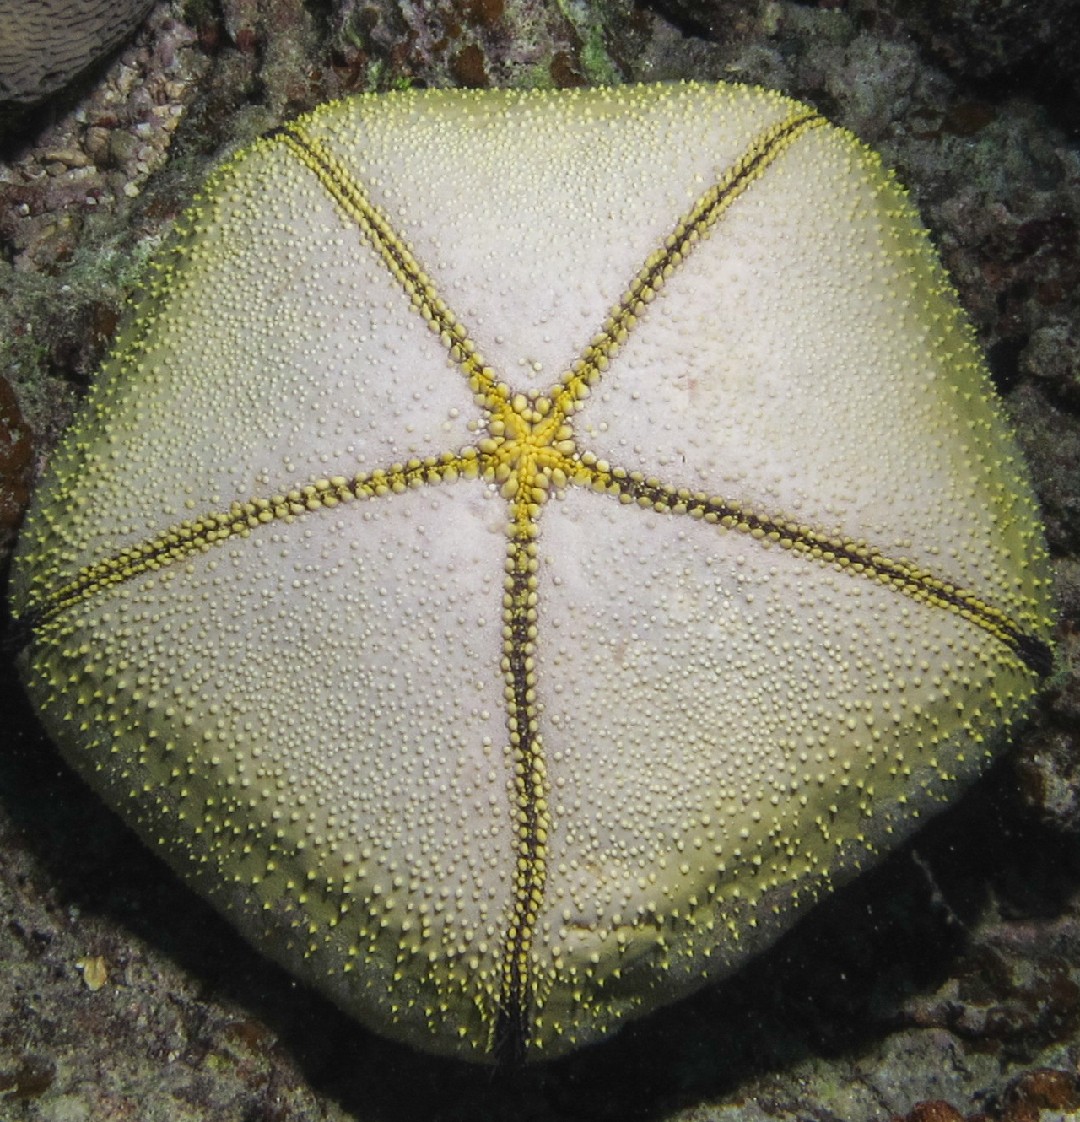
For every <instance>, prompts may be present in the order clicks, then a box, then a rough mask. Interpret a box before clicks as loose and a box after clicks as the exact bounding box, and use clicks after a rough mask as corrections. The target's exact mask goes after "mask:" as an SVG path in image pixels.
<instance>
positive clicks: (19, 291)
mask: <svg viewBox="0 0 1080 1122" xmlns="http://www.w3.org/2000/svg"><path fill="white" fill-rule="evenodd" d="M682 77H695V78H700V79H726V80H738V81H746V82H755V83H760V84H763V85H768V86H773V87H776V88H779V89H781V90H783V91H785V92H787V93H790V94H792V95H793V96H796V97H798V98H801V99H803V100H806V101H809V102H811V103H813V104H814V105H815V106H817V107H818V108H819V109H821V110H822V111H823V112H824V113H826V114H827V115H828V116H829V117H831V118H832V119H833V120H834V121H837V122H838V123H841V124H843V125H846V126H848V127H849V128H851V129H852V130H853V131H854V132H856V133H857V134H858V135H859V136H860V137H862V138H863V139H864V140H866V141H867V142H868V143H870V144H872V145H873V146H875V147H876V148H878V149H879V150H880V151H881V152H882V153H883V154H884V156H885V158H886V160H887V161H888V162H889V163H890V164H892V165H893V166H894V167H896V168H897V170H898V172H899V174H900V177H901V179H902V180H903V182H905V183H906V184H907V185H908V186H909V187H910V189H911V190H912V192H913V194H914V196H915V198H916V200H917V202H918V205H919V207H920V209H921V210H922V213H923V215H924V217H925V219H926V221H927V224H928V225H929V226H930V228H931V230H932V232H933V235H934V238H935V240H936V242H937V244H938V246H939V247H940V249H941V252H942V255H943V257H944V259H945V261H946V264H947V265H948V267H949V269H950V271H951V273H952V275H953V278H954V280H955V281H956V284H957V287H958V289H959V291H960V295H961V299H962V302H963V304H964V305H965V307H966V308H967V310H968V312H969V314H970V315H971V317H972V320H973V322H974V324H975V326H976V329H977V332H978V334H979V337H980V340H981V341H982V343H983V345H984V347H985V349H986V352H987V355H988V357H989V362H990V366H991V371H992V373H993V376H994V379H995V382H996V385H997V387H998V390H999V391H1000V393H1001V394H1002V396H1003V398H1004V400H1005V403H1006V407H1007V410H1008V412H1009V413H1010V415H1011V416H1012V418H1013V420H1014V422H1015V424H1016V427H1017V430H1018V432H1019V435H1020V439H1021V442H1022V444H1023V446H1024V448H1025V450H1026V452H1027V455H1028V457H1029V460H1030V463H1031V466H1032V471H1033V475H1034V478H1035V481H1036V486H1037V489H1038V493H1039V497H1040V500H1041V502H1042V504H1043V508H1044V512H1045V518H1046V525H1047V533H1048V539H1049V544H1050V549H1051V553H1052V555H1053V560H1054V566H1055V577H1056V582H1057V588H1058V599H1059V604H1060V609H1061V622H1060V629H1059V637H1060V646H1059V663H1058V672H1057V673H1056V675H1055V676H1054V679H1053V681H1052V683H1051V685H1050V688H1049V689H1048V690H1047V692H1046V695H1045V697H1044V699H1043V700H1042V702H1041V703H1040V705H1039V708H1038V711H1037V712H1036V714H1035V716H1034V717H1033V719H1032V721H1031V722H1030V724H1029V726H1028V728H1027V729H1026V730H1025V731H1024V732H1023V733H1022V734H1020V735H1019V736H1018V737H1017V739H1016V743H1015V745H1014V747H1013V749H1012V750H1011V751H1010V753H1009V754H1008V755H1007V757H1006V758H1005V759H1003V760H1002V761H1001V762H1000V763H999V764H998V765H997V766H996V767H995V768H994V769H993V770H992V771H991V773H990V774H989V775H988V776H987V777H986V778H985V779H984V780H983V781H981V782H980V783H979V784H978V785H977V787H976V788H975V789H974V790H973V791H972V792H971V793H970V794H969V795H968V796H966V797H965V798H964V799H963V800H961V801H960V803H959V804H958V805H956V806H955V807H953V808H952V809H950V810H949V811H948V812H946V813H945V814H943V815H942V816H941V817H940V818H939V819H937V820H936V821H935V822H933V823H932V824H931V825H930V826H929V827H928V828H927V829H926V830H924V831H923V832H922V833H921V834H920V835H919V836H918V837H917V838H916V839H915V840H914V842H913V843H912V844H909V845H907V846H906V847H904V848H903V849H901V850H900V851H898V852H897V853H895V854H893V855H892V856H891V857H890V858H888V859H887V860H886V861H885V862H884V864H883V865H881V866H880V867H879V868H878V869H876V870H874V871H872V872H870V873H868V874H867V875H865V876H864V877H863V878H861V879H860V880H859V881H858V882H856V883H855V884H854V885H852V886H851V887H850V888H849V889H847V890H846V891H844V892H843V893H841V894H840V895H839V896H838V897H836V898H835V899H833V900H831V901H829V902H828V903H826V904H825V905H823V906H821V907H820V908H818V909H817V910H815V911H814V912H813V913H812V914H811V915H809V916H808V917H807V919H806V920H804V921H803V922H802V923H801V924H800V926H799V927H798V928H797V929H796V930H795V931H793V932H792V933H791V934H790V935H789V936H788V937H786V938H785V939H784V940H782V941H781V943H780V944H778V945H777V946H776V947H774V948H773V950H772V951H770V952H769V953H768V954H767V955H765V956H763V957H762V958H761V959H759V960H757V961H756V962H754V963H753V964H752V965H751V966H750V967H749V968H748V969H746V970H745V971H743V972H742V973H741V974H740V975H738V976H737V977H735V978H733V979H731V980H730V981H728V982H727V983H725V984H723V985H720V986H715V987H711V988H708V989H707V990H705V991H703V992H701V993H700V994H698V995H697V996H696V997H694V998H692V999H690V1000H688V1001H684V1002H682V1003H680V1004H679V1005H677V1006H674V1007H671V1008H669V1009H667V1010H664V1011H662V1012H661V1013H659V1014H657V1015H655V1016H653V1017H651V1018H648V1019H647V1020H646V1021H643V1022H641V1023H640V1024H636V1025H632V1026H631V1027H629V1028H628V1029H627V1030H625V1031H624V1032H623V1033H622V1034H620V1035H619V1036H618V1037H617V1038H615V1039H614V1040H612V1041H611V1042H610V1043H608V1044H605V1045H602V1046H600V1047H597V1048H593V1049H589V1050H587V1051H585V1052H582V1053H580V1054H578V1055H575V1056H573V1057H571V1058H569V1059H567V1060H564V1061H560V1062H558V1063H554V1064H550V1065H545V1066H541V1067H537V1068H535V1069H527V1070H525V1071H524V1072H518V1073H509V1074H499V1073H493V1072H492V1071H489V1070H485V1069H479V1068H472V1067H469V1066H467V1065H461V1064H456V1063H452V1062H448V1061H443V1060H438V1059H433V1058H431V1057H427V1056H423V1055H420V1054H417V1053H414V1052H412V1051H410V1050H408V1049H406V1048H403V1047H399V1046H396V1045H393V1044H390V1043H387V1042H386V1041H383V1040H381V1039H380V1038H378V1037H376V1036H373V1035H372V1034H370V1033H367V1032H365V1031H364V1030H362V1029H360V1028H358V1027H357V1026H356V1025H355V1024H354V1023H352V1022H351V1021H350V1020H348V1018H346V1017H344V1016H343V1015H341V1014H340V1013H338V1012H337V1011H336V1010H335V1009H334V1008H333V1007H332V1006H330V1005H329V1004H328V1003H326V1002H325V1001H323V1000H321V999H320V998H318V997H316V996H314V995H313V994H311V993H310V992H308V991H307V990H306V989H304V988H303V987H301V986H299V985H298V984H296V983H295V982H293V981H292V980H291V979H290V978H289V977H288V976H287V975H286V974H284V973H283V972H282V971H280V970H278V969H277V968H275V967H274V966H272V965H270V964H268V963H267V962H265V961H264V960H262V959H261V958H259V957H258V956H257V955H256V954H255V953H253V952H252V951H251V950H250V949H249V948H248V947H247V946H246V945H245V944H244V943H243V942H242V940H241V939H240V938H239V937H238V936H237V935H235V934H234V933H233V932H232V930H231V929H230V928H229V926H228V925H227V924H226V923H225V922H224V921H223V920H221V919H219V918H218V917H217V916H216V915H215V914H214V913H213V912H211V910H210V909H209V908H208V907H207V906H206V905H204V904H203V903H202V902H201V901H200V900H198V899H197V898H195V897H194V896H193V895H192V894H191V893H190V892H189V891H187V890H186V889H185V888H184V887H182V886H181V885H180V884H179V882H178V881H176V879H175V878H174V877H173V876H172V875H171V874H170V873H169V872H168V871H167V870H165V869H164V867H163V866H162V865H161V864H160V863H159V862H157V861H156V860H155V859H154V858H153V857H151V856H150V855H149V854H148V853H147V852H146V851H145V850H144V849H143V848H142V847H141V845H140V844H139V843H138V842H137V841H136V840H135V838H134V837H133V836H132V835H131V834H130V833H129V832H128V831H127V830H126V829H125V828H124V827H123V826H122V825H121V824H120V823H119V822H118V820H117V819H116V818H114V817H113V816H112V815H111V814H110V813H109V812H108V811H106V810H105V809H104V808H103V807H102V806H101V804H100V803H99V802H98V801H97V799H96V798H95V796H94V795H93V794H91V793H90V792H89V790H87V789H86V788H85V787H84V785H83V784H82V783H81V782H80V781H79V780H78V779H77V778H76V777H74V776H73V775H72V774H71V773H70V772H69V771H68V770H67V768H66V767H65V765H64V764H63V763H62V762H61V761H60V759H59V757H58V756H57V755H56V753H55V751H54V750H53V748H52V747H51V746H50V745H49V744H48V742H47V741H46V740H45V738H44V736H43V734H42V732H41V731H40V729H39V728H38V726H37V725H36V723H35V721H34V718H33V715H32V713H31V712H30V710H29V707H28V706H27V704H26V703H25V701H24V700H23V699H22V696H21V693H20V691H19V688H18V685H17V683H16V681H15V677H14V672H13V670H12V667H11V665H10V661H5V662H3V663H2V664H0V715H2V721H3V730H2V732H0V1119H3V1120H4V1122H7V1120H8V1119H11V1120H26V1122H81V1120H84V1119H85V1120H87V1122H91V1120H92V1122H112V1120H121V1119H123V1120H128V1119H130V1120H133V1122H193V1120H196V1119H197V1120H219V1119H221V1120H233V1119H235V1120H238V1122H309V1120H310V1122H314V1120H316V1119H318V1120H320V1122H322V1120H326V1122H345V1120H350V1122H376V1120H378V1122H383V1120H385V1122H396V1120H399V1119H400V1120H408V1122H413V1120H427V1119H431V1120H435V1119H440V1120H447V1122H450V1120H458V1119H460V1120H462V1122H466V1120H476V1119H478V1120H488V1119H491V1120H502V1119H506V1120H521V1122H549V1120H550V1122H564V1120H565V1122H571V1120H578V1119H580V1120H589V1122H593V1120H595V1122H607V1120H610V1122H623V1120H632V1119H643V1120H646V1119H647V1120H655V1122H706V1120H710V1122H713V1120H726V1122H758V1120H760V1122H767V1120H773V1119H776V1120H796V1119H798V1120H803V1119H805V1120H814V1122H827V1120H832V1119H836V1120H840V1122H864V1120H865V1122H870V1120H875V1122H885V1120H887V1119H906V1120H910V1122H956V1120H959V1119H968V1120H974V1119H987V1120H994V1122H1006V1120H1007V1122H1028V1120H1032V1122H1034V1120H1036V1119H1042V1120H1049V1119H1055V1118H1065V1117H1072V1116H1074V1115H1076V1114H1080V793H1078V783H1080V779H1078V774H1077V772H1078V770H1080V767H1078V764H1080V756H1078V752H1077V740H1078V735H1080V680H1078V677H1077V672H1076V669H1075V667H1076V665H1077V657H1076V653H1077V637H1076V630H1077V620H1078V618H1080V561H1078V554H1080V295H1078V290H1080V284H1078V280H1080V234H1078V230H1080V14H1078V10H1077V6H1076V5H1075V3H1073V2H1072V0H1028V2H1025V3H1020V2H1015V3H1013V2H1010V0H947V2H946V0H943V2H942V3H938V4H911V3H905V2H903V0H847V2H845V0H820V2H818V3H795V2H794V0H777V2H774V0H757V2H753V0H747V2H738V3H737V2H733V0H685V2H684V0H671V2H665V3H656V4H655V5H652V6H642V7H634V6H632V5H631V4H629V3H626V2H612V3H607V4H600V3H589V2H586V0H460V2H459V0H433V2H430V3H424V4H422V5H421V4H417V3H414V2H412V0H399V2H394V0H337V2H333V3H332V2H331V0H321V2H320V0H310V2H308V3H302V2H301V0H220V2H218V0H188V2H187V3H182V2H180V0H177V2H174V3H167V2H163V3H159V4H157V5H156V6H155V7H154V8H153V10H152V11H151V13H150V15H149V17H148V19H147V21H146V22H145V23H144V24H143V26H142V27H141V28H140V30H139V31H138V32H137V33H136V35H135V36H134V37H133V38H132V39H130V40H129V41H128V42H127V44H126V45H125V46H123V47H122V48H121V49H119V50H118V51H115V52H114V53H113V54H112V55H110V56H109V57H108V58H106V59H103V60H101V62H99V63H98V64H97V65H95V66H94V67H92V68H91V69H90V70H89V71H87V72H86V73H84V74H83V75H82V76H80V77H79V78H77V79H76V80H75V81H74V83H73V84H72V85H70V86H68V87H67V88H66V89H65V90H63V91H62V92H61V93H59V94H56V95H53V96H51V97H49V98H47V99H44V100H42V101H40V102H39V103H37V104H22V105H17V106H8V107H6V109H4V110H2V116H0V550H2V551H3V553H2V556H3V558H4V559H5V561H6V558H7V556H8V554H9V553H10V549H11V546H12V543H13V541H14V536H15V533H16V530H17V526H18V521H19V518H20V516H21V513H22V510H23V509H24V507H25V504H26V501H27V498H28V495H29V493H30V490H31V488H32V486H33V483H34V480H35V478H36V476H37V474H38V473H39V472H40V470H41V468H42V466H43V464H44V463H45V461H46V460H47V458H48V455H49V451H50V448H51V447H52V446H53V445H54V443H55V441H56V440H57V438H58V436H59V434H60V432H61V431H62V430H63V427H64V425H65V423H66V421H67V420H68V418H69V417H70V415H71V413H72V411H73V409H74V408H75V406H76V405H77V403H78V401H79V399H80V398H81V396H82V395H83V393H84V392H85V389H86V386H87V384H88V381H89V379H90V378H91V376H92V373H93V370H94V368H95V366H96V365H97V363H98V362H99V361H100V359H101V358H102V356H103V354H104V353H105V351H106V350H107V348H108V346H109V342H110V340H111V338H112V335H113V332H114V330H115V327H116V324H117V321H118V318H119V315H120V311H121V306H122V302H123V300H124V298H125V297H126V296H127V295H128V294H130V292H131V291H132V290H133V289H134V288H135V287H136V285H137V283H138V277H139V273H140V270H141V268H142V267H143V265H144V264H145V262H146V260H147V258H148V257H149V255H150V254H151V253H152V251H153V249H154V248H155V246H156V245H158V244H159V242H160V240H161V238H162V236H163V235H164V233H165V232H166V231H167V230H168V228H169V225H170V223H171V222H172V221H173V219H174V218H175V217H176V216H177V214H178V213H179V212H180V211H181V210H182V209H183V207H184V205H185V204H186V202H187V201H188V200H189V199H190V197H191V194H192V192H193V191H194V189H195V188H196V187H197V186H198V184H199V183H200V182H201V180H202V179H203V177H204V176H205V174H206V172H207V170H208V168H209V167H210V166H211V165H212V164H213V162H214V161H215V160H216V159H218V158H220V155H221V153H222V152H223V151H224V150H226V149H228V148H230V147H232V146H234V145H236V144H238V143H241V142H243V141H245V140H248V139H250V138H251V137H253V136H255V135H257V134H258V133H259V132H262V131H264V130H265V129H267V128H269V127H272V126H273V125H275V124H277V123H279V122H280V121H281V120H283V119H285V118H287V117H289V116H292V115H294V114H295V113H297V112H300V111H302V110H304V109H307V108H310V107H311V106H312V105H314V104H316V103H318V102H319V101H322V100H324V99H326V98H328V97H333V96H338V95H342V94H346V93H349V92H353V91H359V90H368V89H380V90H385V89H392V88H396V87H399V86H401V85H431V86H436V85H439V86H441V85H458V86H501V85H528V86H537V85H540V86H549V87H550V86H568V85H581V84H593V83H600V82H628V81H645V80H661V79H674V78H682Z"/></svg>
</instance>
